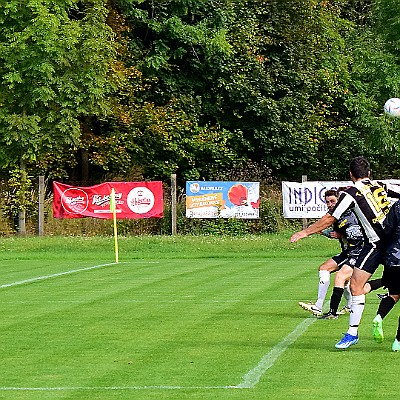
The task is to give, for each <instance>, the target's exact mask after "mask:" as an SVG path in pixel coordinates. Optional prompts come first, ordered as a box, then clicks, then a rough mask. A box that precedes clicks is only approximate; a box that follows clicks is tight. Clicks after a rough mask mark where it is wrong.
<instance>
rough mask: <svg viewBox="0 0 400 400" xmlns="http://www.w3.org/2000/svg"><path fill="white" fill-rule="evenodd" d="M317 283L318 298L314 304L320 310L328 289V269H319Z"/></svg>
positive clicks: (329, 277)
mask: <svg viewBox="0 0 400 400" xmlns="http://www.w3.org/2000/svg"><path fill="white" fill-rule="evenodd" d="M318 275H319V284H318V299H317V301H316V303H315V305H316V306H317V307H318V308H319V309H320V310H322V306H323V305H324V301H325V297H326V293H327V292H328V289H329V284H330V283H331V274H330V272H329V271H324V270H322V271H319V273H318Z"/></svg>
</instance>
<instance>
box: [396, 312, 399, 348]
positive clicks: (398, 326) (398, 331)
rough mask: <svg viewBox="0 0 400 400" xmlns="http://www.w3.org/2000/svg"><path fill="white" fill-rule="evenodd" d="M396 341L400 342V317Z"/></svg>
mask: <svg viewBox="0 0 400 400" xmlns="http://www.w3.org/2000/svg"><path fill="white" fill-rule="evenodd" d="M396 339H397V340H398V341H399V342H400V317H399V326H398V327H397V335H396Z"/></svg>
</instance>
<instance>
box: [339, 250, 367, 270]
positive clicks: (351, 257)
mask: <svg viewBox="0 0 400 400" xmlns="http://www.w3.org/2000/svg"><path fill="white" fill-rule="evenodd" d="M361 250H362V247H354V248H351V250H345V251H342V252H341V253H340V254H336V256H333V257H332V260H333V261H335V263H336V264H337V265H338V267H339V268H341V267H342V266H343V265H345V264H346V265H348V266H349V267H351V268H354V265H355V264H356V261H357V258H358V257H359V255H360V253H361Z"/></svg>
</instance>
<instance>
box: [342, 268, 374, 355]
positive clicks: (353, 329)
mask: <svg viewBox="0 0 400 400" xmlns="http://www.w3.org/2000/svg"><path fill="white" fill-rule="evenodd" d="M371 275H372V274H371V273H369V272H366V271H364V270H362V269H359V268H354V270H353V275H352V276H351V279H350V289H351V294H352V301H351V312H350V321H349V329H348V330H347V332H346V334H345V335H344V336H343V338H342V339H341V340H340V341H339V342H338V343H336V345H335V347H336V348H337V349H346V348H348V347H350V346H352V345H353V344H356V343H357V342H358V326H359V325H360V321H361V317H362V314H363V311H364V307H365V294H364V293H363V290H364V285H365V284H366V283H367V281H368V279H369V278H370V277H371Z"/></svg>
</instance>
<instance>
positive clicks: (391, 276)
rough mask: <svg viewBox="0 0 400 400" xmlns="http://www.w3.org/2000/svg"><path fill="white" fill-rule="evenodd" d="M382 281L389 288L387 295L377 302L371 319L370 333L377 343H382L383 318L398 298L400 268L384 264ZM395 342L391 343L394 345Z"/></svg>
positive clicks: (399, 294) (399, 291)
mask: <svg viewBox="0 0 400 400" xmlns="http://www.w3.org/2000/svg"><path fill="white" fill-rule="evenodd" d="M382 283H384V285H385V286H386V287H387V288H388V289H389V296H386V297H384V298H382V300H381V302H380V303H379V307H378V311H377V313H376V317H375V318H374V320H373V321H372V334H373V336H374V339H375V341H376V342H378V343H382V342H383V339H384V335H383V326H382V325H383V319H384V318H385V317H386V315H387V314H388V313H389V312H390V310H391V309H392V308H393V307H394V305H395V304H396V303H397V302H398V301H399V298H400V268H399V267H396V266H393V267H387V266H385V268H384V271H383V275H382ZM395 343H396V341H395ZM395 343H394V344H393V345H394V346H395ZM395 347H396V346H395Z"/></svg>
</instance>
